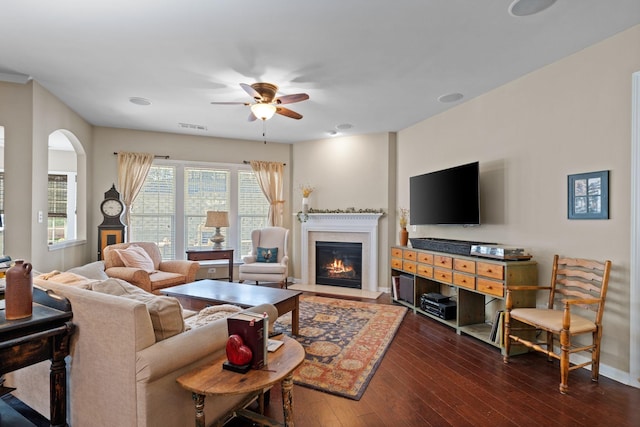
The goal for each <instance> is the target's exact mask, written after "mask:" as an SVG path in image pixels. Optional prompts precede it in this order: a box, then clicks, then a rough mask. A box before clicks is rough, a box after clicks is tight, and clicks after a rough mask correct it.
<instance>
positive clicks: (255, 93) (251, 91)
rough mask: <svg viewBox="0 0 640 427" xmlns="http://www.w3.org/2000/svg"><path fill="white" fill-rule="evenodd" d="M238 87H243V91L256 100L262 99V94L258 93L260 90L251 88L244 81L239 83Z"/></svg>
mask: <svg viewBox="0 0 640 427" xmlns="http://www.w3.org/2000/svg"><path fill="white" fill-rule="evenodd" d="M240 87H242V89H244V91H245V92H247V93H248V94H249V96H250V97H252V98H253V99H255V100H256V101H261V100H262V95H260V92H258V91H257V90H255V89H254V88H252V87H251V86H250V85H248V84H246V83H240Z"/></svg>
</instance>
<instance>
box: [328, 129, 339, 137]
mask: <svg viewBox="0 0 640 427" xmlns="http://www.w3.org/2000/svg"><path fill="white" fill-rule="evenodd" d="M327 133H328V134H329V136H336V135H337V134H338V131H336V130H330V131H329V132H327Z"/></svg>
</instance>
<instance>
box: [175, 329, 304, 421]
mask: <svg viewBox="0 0 640 427" xmlns="http://www.w3.org/2000/svg"><path fill="white" fill-rule="evenodd" d="M282 340H283V341H284V345H282V346H281V347H280V348H279V349H277V350H276V351H274V352H273V353H269V356H268V365H267V366H266V367H265V368H264V369H258V370H255V369H251V370H249V372H247V373H246V374H239V373H237V372H232V371H227V370H225V369H222V364H223V363H224V362H225V361H226V360H227V357H226V355H222V356H221V357H219V358H218V359H216V360H215V361H214V362H213V363H211V364H206V365H204V366H201V367H200V368H197V369H195V370H193V371H191V372H188V373H186V374H184V375H182V376H180V377H178V378H177V379H176V381H177V382H178V384H180V385H181V386H182V387H183V388H185V389H186V390H189V391H190V392H191V393H192V395H193V400H194V402H195V425H196V427H204V426H205V425H206V421H205V416H204V400H205V397H206V396H213V395H232V394H248V399H245V400H244V402H246V403H247V404H248V403H249V402H250V401H252V400H253V399H255V398H256V397H258V398H259V399H260V411H261V412H262V411H263V409H264V407H263V398H264V396H263V392H264V390H265V389H266V388H268V387H271V386H273V385H274V384H276V383H277V382H280V383H281V389H282V410H283V412H284V423H283V424H281V423H278V422H277V421H275V420H272V419H269V418H267V417H265V416H264V415H262V414H258V413H256V412H253V411H250V410H248V409H245V408H244V406H243V407H241V408H239V409H237V410H235V411H234V415H237V416H240V417H243V418H248V419H250V420H252V421H255V422H258V423H260V424H263V425H269V426H278V425H284V426H288V427H293V394H292V391H293V371H294V370H295V369H296V368H297V367H298V366H300V364H302V362H303V361H304V348H303V347H302V345H300V343H298V342H297V341H296V340H294V339H292V338H289V337H288V336H286V335H283V336H282Z"/></svg>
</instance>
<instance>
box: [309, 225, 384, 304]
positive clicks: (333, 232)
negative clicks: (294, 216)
mask: <svg viewBox="0 0 640 427" xmlns="http://www.w3.org/2000/svg"><path fill="white" fill-rule="evenodd" d="M381 216H382V214H381V213H310V214H308V218H307V220H306V221H305V222H302V225H301V231H302V233H301V234H302V242H301V246H300V249H301V252H302V254H301V269H302V281H303V282H302V283H305V284H311V285H313V284H315V268H314V267H315V241H316V240H321V239H325V240H326V239H327V238H330V239H331V240H339V241H345V242H350V241H357V242H361V243H362V289H363V290H367V291H372V292H375V291H377V290H378V221H379V219H380V217H381Z"/></svg>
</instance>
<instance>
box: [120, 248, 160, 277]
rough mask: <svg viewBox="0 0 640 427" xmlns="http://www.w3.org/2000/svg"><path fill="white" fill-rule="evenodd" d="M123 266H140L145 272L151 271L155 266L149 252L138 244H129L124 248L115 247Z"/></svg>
mask: <svg viewBox="0 0 640 427" xmlns="http://www.w3.org/2000/svg"><path fill="white" fill-rule="evenodd" d="M116 252H117V253H118V255H119V256H120V259H121V260H122V262H123V263H124V265H125V267H132V268H140V269H142V270H144V271H146V272H147V273H153V272H154V271H155V268H154V266H153V260H152V259H151V257H150V256H149V254H148V253H147V252H146V251H145V250H144V249H142V248H141V247H140V246H135V245H131V246H129V247H128V248H126V249H116Z"/></svg>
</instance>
